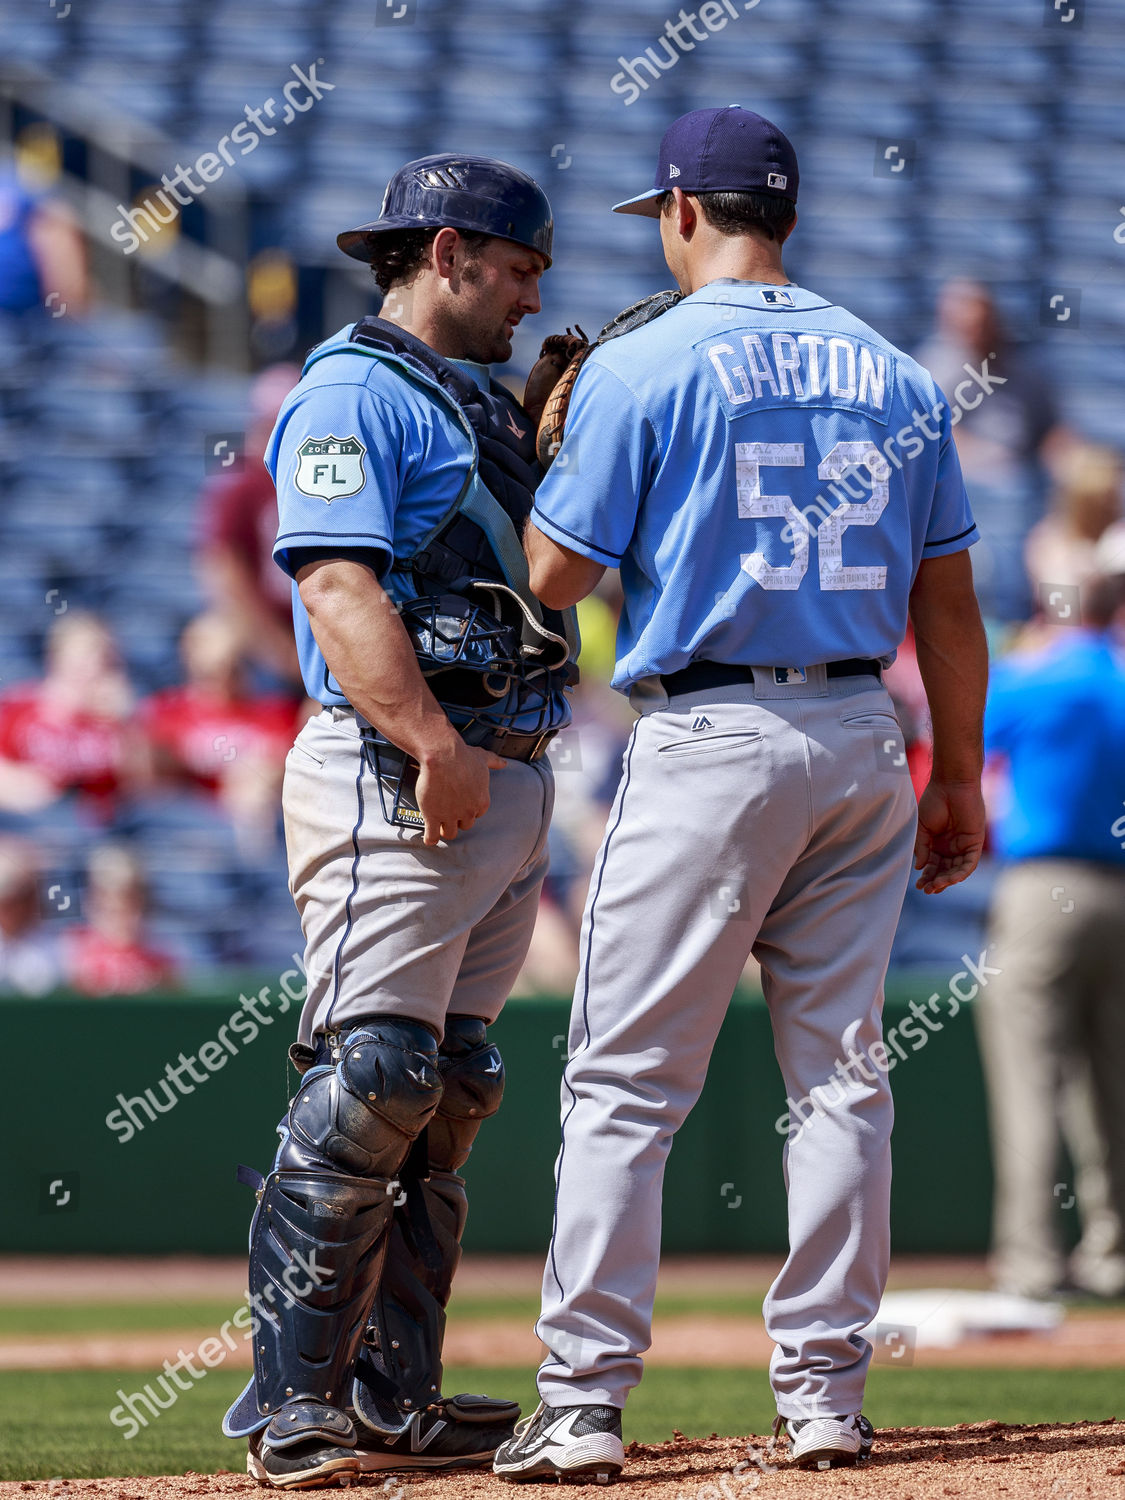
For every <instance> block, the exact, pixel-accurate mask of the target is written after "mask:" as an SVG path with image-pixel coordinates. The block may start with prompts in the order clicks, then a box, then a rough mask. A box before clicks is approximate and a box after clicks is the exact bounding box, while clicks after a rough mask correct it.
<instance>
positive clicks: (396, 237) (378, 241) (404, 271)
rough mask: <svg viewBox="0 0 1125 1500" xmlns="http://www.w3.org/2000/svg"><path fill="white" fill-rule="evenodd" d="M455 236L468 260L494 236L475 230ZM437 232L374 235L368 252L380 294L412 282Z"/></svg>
mask: <svg viewBox="0 0 1125 1500" xmlns="http://www.w3.org/2000/svg"><path fill="white" fill-rule="evenodd" d="M457 233H458V234H459V235H460V236H461V238H462V240H463V241H464V242H465V244H466V245H467V246H468V248H469V253H470V258H475V255H476V253H477V252H478V251H479V250H480V249H481V247H482V246H483V245H485V244H486V243H487V242H488V241H489V240H491V239H495V235H491V234H482V233H481V232H480V230H478V229H459V230H458V231H457ZM437 234H438V230H437V229H436V228H428V229H400V230H398V231H396V232H395V233H393V234H374V235H372V236H371V238H370V240H369V241H368V248H369V250H370V252H371V274H372V276H374V278H375V280H376V282H377V283H378V285H379V290H380V291H381V292H384V293H386V292H389V291H390V289H391V287H392V286H394V285H395V283H396V282H398V281H406V282H409V281H411V280H412V279H413V278H414V277H415V276H417V274H418V272H419V271H420V270H421V269H422V267H423V266H424V265H425V264H426V261H427V260H428V259H429V254H430V246H431V245H432V244H433V242H434V240H435V239H436V238H437Z"/></svg>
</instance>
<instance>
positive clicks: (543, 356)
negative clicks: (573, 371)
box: [523, 325, 590, 426]
mask: <svg viewBox="0 0 1125 1500" xmlns="http://www.w3.org/2000/svg"><path fill="white" fill-rule="evenodd" d="M589 348H590V340H589V339H588V338H587V337H586V335H585V334H584V333H583V332H582V330H581V328H579V327H577V325H576V326H575V327H574V328H568V329H567V330H566V332H565V333H552V334H551V336H550V338H546V339H544V340H543V347H542V349H540V351H539V358H538V359H537V360H536V361H535V363H534V364H533V365H532V367H531V374H530V375H529V376H528V377H527V385H526V387H525V388H524V393H523V409H524V411H525V412H527V414H528V416H529V417H530V418H531V420H532V421H533V422H534V423H535V424H536V425H537V426H538V424H539V422H540V420H541V419H542V416H543V408H544V407H545V406H546V405H547V403H548V401H549V400H550V399H551V396H552V394H553V392H554V390H555V387H556V386H557V385H558V383H559V380H560V379H561V378H562V376H563V374H564V373H565V372H566V371H567V370H568V369H569V367H570V365H571V364H572V363H573V362H574V360H575V359H576V358H577V357H578V356H579V355H582V356H583V357H585V354H586V351H587V350H588V349H589ZM571 379H572V380H573V376H572V377H571Z"/></svg>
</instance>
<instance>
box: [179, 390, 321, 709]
mask: <svg viewBox="0 0 1125 1500" xmlns="http://www.w3.org/2000/svg"><path fill="white" fill-rule="evenodd" d="M300 378H301V371H300V369H299V367H298V366H297V365H271V366H270V367H269V369H267V370H263V371H262V373H261V374H260V375H259V376H258V378H257V379H256V380H255V382H254V384H253V386H252V388H251V391H250V407H251V425H250V428H249V430H248V431H247V434H246V451H245V454H244V457H243V460H242V462H241V463H234V464H232V466H231V469H230V471H229V472H224V473H222V474H219V475H217V476H215V477H214V478H213V479H212V480H211V481H210V483H209V484H208V485H207V488H206V489H205V490H204V492H203V496H202V501H201V504H202V515H201V526H202V539H201V544H200V551H199V557H198V566H199V577H200V581H201V583H202V585H203V588H204V589H205V591H206V593H207V595H208V597H209V598H210V600H211V603H212V606H213V607H214V608H215V609H216V610H218V611H219V612H220V613H222V614H223V615H225V616H226V617H227V618H228V619H229V620H230V622H231V623H232V625H233V626H234V628H235V630H236V631H237V633H238V639H239V644H240V645H241V647H242V650H243V652H244V653H245V655H246V656H247V657H248V659H249V660H250V661H252V662H254V663H255V664H256V665H258V666H260V667H263V668H265V669H266V671H267V672H269V673H270V674H272V675H273V676H274V677H275V678H277V679H278V680H279V681H280V682H281V683H284V684H288V685H291V686H292V687H293V688H295V689H297V690H298V691H299V689H300V683H301V671H300V667H299V665H298V663H297V648H296V645H295V644H294V641H293V604H292V598H291V593H292V585H291V583H290V581H289V579H288V578H286V576H285V574H284V573H282V571H281V570H280V568H278V566H277V564H276V563H275V562H274V560H273V544H274V539H275V538H276V536H277V494H276V492H275V490H274V485H273V480H272V479H271V478H270V476H269V474H268V473H267V472H266V468H265V466H264V464H263V463H262V454H263V453H264V452H265V448H266V441H267V439H268V438H269V435H270V433H271V431H272V430H273V424H274V421H275V419H276V417H277V412H278V408H279V407H280V405H281V403H282V401H283V400H284V399H285V397H286V396H287V395H288V394H289V392H290V391H291V390H292V389H293V387H294V386H295V385H296V384H297V381H298V380H299V379H300Z"/></svg>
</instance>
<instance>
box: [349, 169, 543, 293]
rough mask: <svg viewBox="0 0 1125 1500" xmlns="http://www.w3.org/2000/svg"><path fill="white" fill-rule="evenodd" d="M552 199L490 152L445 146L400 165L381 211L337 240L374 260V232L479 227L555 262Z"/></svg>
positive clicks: (354, 255)
mask: <svg viewBox="0 0 1125 1500" xmlns="http://www.w3.org/2000/svg"><path fill="white" fill-rule="evenodd" d="M554 227H555V226H554V220H553V219H552V217H551V205H550V204H549V203H548V202H547V195H546V193H544V191H543V189H542V188H541V187H540V186H539V184H538V183H537V182H536V181H535V180H534V179H533V178H531V177H529V176H528V175H527V173H526V172H521V171H520V170H519V168H518V167H510V166H509V165H508V163H507V162H504V161H496V160H494V158H492V157H491V156H462V155H459V154H457V153H455V152H441V153H439V154H438V155H436V156H420V157H419V158H418V160H417V161H408V162H407V163H406V165H405V166H404V167H400V168H399V169H398V171H397V172H396V173H395V175H394V176H393V177H392V178H391V180H390V182H389V183H388V184H387V191H386V192H385V193H384V194H383V206H382V208H381V209H380V211H379V217H378V218H377V219H374V220H372V222H371V223H370V224H361V225H360V226H359V228H358V229H345V230H344V232H343V234H338V235H337V236H336V243H337V244H338V245H339V247H340V249H341V250H343V251H344V253H345V254H346V255H350V256H352V258H353V259H355V260H365V261H370V259H371V242H372V239H373V238H374V236H375V235H377V234H386V233H387V232H388V231H390V230H392V229H444V228H450V229H474V230H476V231H477V232H478V233H480V234H494V235H496V236H497V237H498V238H500V239H502V240H514V241H515V242H516V244H517V245H526V246H527V247H528V249H529V250H538V251H539V253H540V255H543V256H545V257H546V259H547V264H548V265H550V264H551V237H552V233H553V231H554Z"/></svg>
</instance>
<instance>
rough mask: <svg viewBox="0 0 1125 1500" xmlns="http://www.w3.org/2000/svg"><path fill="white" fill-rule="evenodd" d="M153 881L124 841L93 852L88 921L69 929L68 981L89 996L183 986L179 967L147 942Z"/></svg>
mask: <svg viewBox="0 0 1125 1500" xmlns="http://www.w3.org/2000/svg"><path fill="white" fill-rule="evenodd" d="M147 908H148V883H147V881H146V879H145V874H144V868H143V866H142V865H141V862H140V860H139V859H138V858H137V857H136V855H135V854H133V853H132V852H131V851H130V850H128V849H126V848H124V847H123V846H122V845H120V844H103V845H102V847H101V848H100V849H96V850H95V851H94V853H93V854H92V855H91V856H90V862H89V865H88V867H87V882H86V896H85V914H86V922H85V925H84V926H82V927H77V928H71V929H70V930H69V931H68V933H67V935H66V936H67V943H66V969H67V983H68V984H69V985H70V987H71V988H72V989H75V990H77V991H78V992H79V993H80V994H83V995H136V994H140V993H141V992H143V991H144V990H155V989H169V988H173V987H175V986H176V985H177V982H178V979H177V973H176V965H175V963H174V962H173V960H172V959H171V958H170V957H169V956H168V955H167V954H165V953H161V952H160V951H159V950H157V949H156V948H152V947H149V945H148V944H147V943H146V941H145V936H144V929H145V914H146V911H147Z"/></svg>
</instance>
